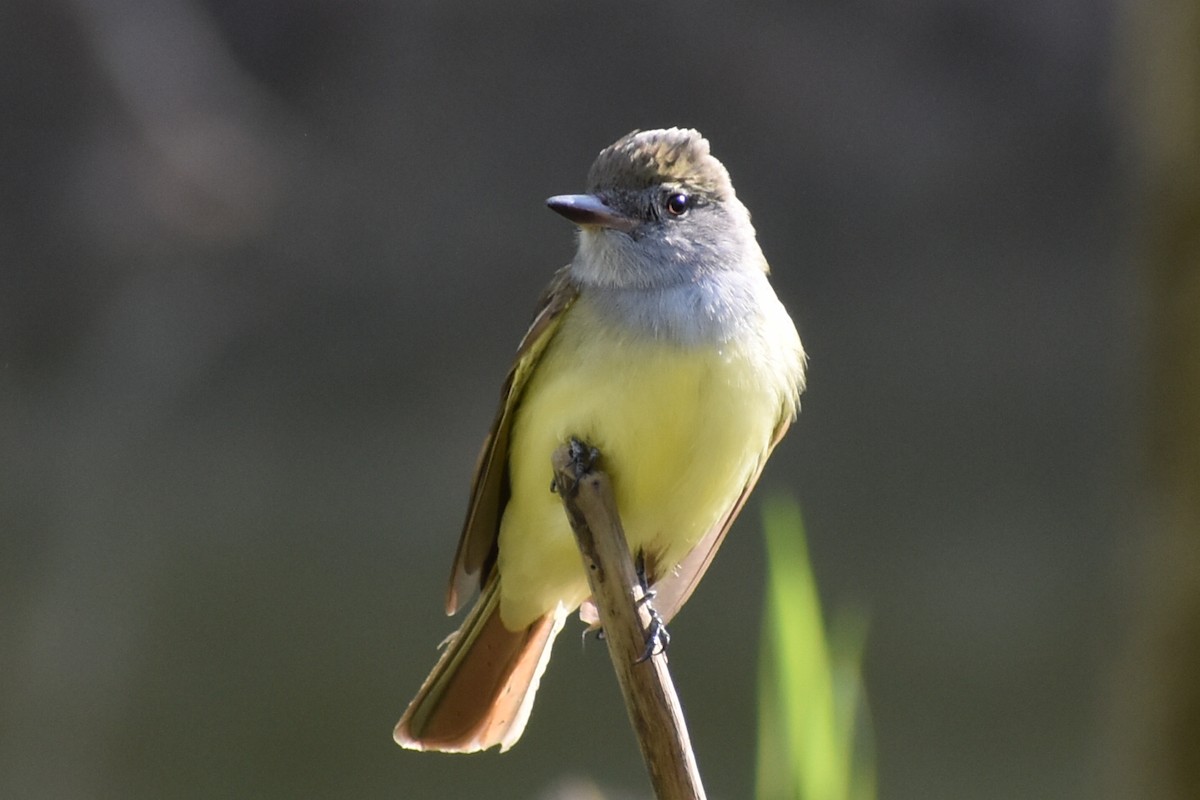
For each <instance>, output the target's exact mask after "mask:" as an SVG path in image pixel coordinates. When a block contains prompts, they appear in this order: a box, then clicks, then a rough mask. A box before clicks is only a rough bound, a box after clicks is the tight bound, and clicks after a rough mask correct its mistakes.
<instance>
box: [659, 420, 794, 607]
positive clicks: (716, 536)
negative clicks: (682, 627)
mask: <svg viewBox="0 0 1200 800" xmlns="http://www.w3.org/2000/svg"><path fill="white" fill-rule="evenodd" d="M791 424H792V416H791V415H790V414H788V415H785V416H784V417H783V419H781V420H780V422H779V425H778V426H776V428H775V435H774V436H773V437H772V438H771V445H770V446H769V447H768V448H767V452H765V453H763V457H762V460H761V461H759V462H758V469H756V470H755V471H754V474H753V475H751V476H750V480H748V481H746V486H745V488H744V489H742V493H741V494H740V495H738V497H737V499H736V500H734V501H733V505H731V506H730V507H729V510H728V511H726V512H725V514H724V515H723V516H722V517H721V518H720V519H719V520H717V524H716V525H714V526H713V527H712V529H711V530H709V532H708V533H706V534H705V535H704V538H703V539H701V540H700V541H699V542H697V543H696V546H695V547H693V548H692V549H691V550H690V551H689V552H688V554H687V555H686V556H684V558H683V560H682V561H680V562H679V566H677V567H676V568H675V569H674V570H672V571H671V572H670V573H669V574H668V575H665V576H663V577H661V578H659V579H658V580H657V581H656V582H655V584H654V591H655V593H656V594H655V596H654V608H655V610H656V611H658V613H659V614H660V615H661V616H662V618H663V622H670V621H671V618H672V617H674V616H675V615H676V614H677V613H679V609H681V608H683V604H684V603H686V602H687V600H688V598H689V597H691V596H692V592H694V591H695V590H696V584H698V583H699V582H700V579H701V578H702V577H704V573H705V571H706V570H707V569H708V565H709V564H711V563H712V560H713V557H714V556H715V555H716V554H717V550H718V549H719V548H720V547H721V542H723V541H724V540H725V534H727V533H728V532H729V528H730V527H731V526H732V525H733V521H734V520H735V519H737V516H738V514H739V513H741V510H742V506H744V505H746V499H747V498H748V497H750V492H751V491H753V489H754V485H755V484H756V483H758V478H759V476H760V475H762V471H763V467H765V466H766V464H767V459H768V458H770V457H771V451H772V450H774V449H775V445H777V444H779V440H780V439H782V438H783V434H784V433H786V432H787V429H788V426H790V425H791Z"/></svg>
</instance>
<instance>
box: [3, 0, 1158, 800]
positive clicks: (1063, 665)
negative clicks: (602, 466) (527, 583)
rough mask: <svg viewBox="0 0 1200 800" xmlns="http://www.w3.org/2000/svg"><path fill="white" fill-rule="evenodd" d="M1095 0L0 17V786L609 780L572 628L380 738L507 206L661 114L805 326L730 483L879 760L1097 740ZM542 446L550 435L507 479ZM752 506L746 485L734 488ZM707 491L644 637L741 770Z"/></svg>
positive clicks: (1132, 484) (510, 286) (495, 323)
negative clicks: (789, 566)
mask: <svg viewBox="0 0 1200 800" xmlns="http://www.w3.org/2000/svg"><path fill="white" fill-rule="evenodd" d="M1118 25H1119V18H1118V17H1117V15H1116V12H1115V10H1114V9H1112V8H1110V7H1109V6H1108V5H1107V4H1103V3H1101V4H1094V3H1088V2H1084V1H1083V0H1074V1H1071V0H1056V2H1051V3H1043V2H1033V0H1021V1H1020V2H1015V3H1000V2H982V1H979V0H918V2H914V3H906V4H893V3H888V2H883V1H882V0H864V1H863V2H850V3H826V2H805V3H793V4H787V3H773V4H719V3H703V2H701V3H688V4H667V3H660V4H653V5H640V4H633V3H619V2H609V3H565V2H555V3H529V2H515V3H507V4H490V3H481V2H475V3H463V2H455V3H450V2H448V3H440V4H439V3H399V2H397V3H383V2H361V3H349V2H343V3H335V2H318V1H317V0H308V1H306V2H295V3H285V2H270V1H269V0H254V1H253V2H250V1H246V2H228V1H226V2H189V1H188V0H163V1H162V2H149V1H148V0H146V1H144V2H138V1H137V0H77V1H76V2H72V3H60V2H25V1H23V0H18V1H17V2H12V3H8V4H6V5H5V6H4V7H3V9H0V43H2V44H3V47H0V99H2V101H3V111H2V116H0V528H2V530H0V795H3V796H6V797H14V798H16V797H21V798H43V797H44V798H90V797H96V798H164V797H169V798H212V797H253V798H276V797H278V798H284V797H288V798H292V797H321V798H351V797H356V798H357V797H361V798H367V797H371V798H374V797H390V798H473V797H514V798H537V797H550V796H551V795H550V793H551V792H552V791H553V790H554V788H555V787H556V786H558V785H559V784H561V782H562V781H564V780H567V779H570V778H574V777H583V778H587V779H590V780H594V781H595V782H596V783H597V784H599V785H600V786H601V787H603V788H604V789H605V790H606V791H607V792H609V793H610V796H612V797H635V796H638V797H644V796H646V793H647V788H646V782H645V778H644V774H643V770H642V766H641V764H640V760H639V756H638V754H637V750H636V747H635V745H634V743H633V740H632V737H631V735H630V732H629V730H628V725H627V722H626V720H625V716H624V710H623V708H622V706H621V703H620V699H619V697H618V694H617V691H616V687H615V681H614V679H613V677H612V675H611V669H610V666H609V664H608V660H607V656H606V654H605V652H604V650H603V646H602V645H598V644H597V643H595V642H588V643H587V644H586V645H583V644H580V641H579V637H578V635H577V632H576V631H578V630H579V629H580V628H579V626H577V625H573V626H571V627H569V628H568V630H567V632H566V633H564V635H563V636H562V637H561V639H560V641H559V643H558V646H557V650H556V654H555V658H554V660H553V662H552V664H551V668H550V670H549V672H548V674H547V676H546V678H545V680H544V681H543V688H542V691H541V693H540V695H539V697H538V702H537V705H536V707H535V710H534V713H533V716H532V719H531V722H530V724H529V727H528V729H527V731H526V734H525V736H524V738H523V739H522V740H521V741H520V743H519V744H518V746H517V747H516V748H515V749H514V750H513V751H512V752H510V753H508V754H505V755H504V756H498V755H496V754H494V753H490V754H485V755H479V756H473V757H449V756H441V755H425V754H414V753H408V752H404V751H401V750H400V749H399V748H397V747H396V746H395V745H394V744H393V743H392V741H391V728H392V725H393V724H394V723H395V721H396V719H397V718H398V717H399V714H400V713H401V712H402V711H403V709H404V706H405V704H406V703H407V702H408V700H409V699H410V697H411V695H412V694H413V692H414V691H415V690H416V688H417V686H418V685H419V684H420V682H421V680H422V679H423V678H424V676H425V674H426V672H427V670H428V668H429V667H430V666H431V665H432V663H433V661H434V659H435V656H436V651H435V646H436V645H437V643H438V642H439V641H440V640H441V639H442V637H443V636H444V635H445V634H446V633H448V632H449V631H450V630H451V629H452V628H453V626H454V622H453V621H451V620H447V619H446V618H445V617H444V616H443V615H442V611H441V605H442V597H443V592H444V586H445V581H446V578H447V577H448V572H449V565H450V560H451V556H452V554H453V548H454V544H455V541H456V538H457V535H458V527H459V524H460V522H461V518H462V515H463V512H464V509H465V499H466V493H467V487H468V481H469V476H470V472H471V468H472V466H473V463H474V458H475V454H476V448H477V447H478V445H479V442H480V441H481V439H482V436H483V434H484V432H485V431H486V429H487V426H488V424H489V423H490V421H491V417H492V413H493V410H494V404H495V401H496V399H497V392H498V388H499V384H500V381H501V380H502V378H503V375H504V373H505V371H506V369H507V366H508V364H509V360H510V358H511V355H512V353H513V350H514V348H515V347H516V344H517V342H518V340H519V338H520V336H521V334H522V333H523V332H524V329H525V325H526V323H527V321H528V319H529V315H530V313H531V311H532V308H533V303H534V300H535V298H536V295H537V293H538V291H539V290H540V289H541V287H542V285H543V284H544V283H545V281H546V280H547V279H548V278H549V276H550V274H551V272H552V271H553V270H554V269H555V268H557V267H558V266H560V265H562V264H563V263H565V262H566V261H567V260H568V259H569V258H570V256H571V254H572V251H573V243H572V231H571V227H570V225H569V224H568V223H566V222H564V221H563V220H562V219H560V218H558V217H557V216H556V215H554V214H552V213H550V212H549V211H547V210H546V209H545V208H544V207H543V204H542V201H543V199H544V198H545V197H547V196H549V195H552V194H556V193H564V192H572V191H579V190H581V189H582V187H583V180H584V176H585V174H586V170H587V167H588V165H589V164H590V162H591V159H592V158H593V157H594V155H595V154H596V152H597V151H598V150H599V149H600V148H601V147H603V146H604V145H606V144H608V143H609V142H611V141H612V140H614V139H616V138H617V137H618V136H620V135H622V134H624V133H626V132H627V131H629V130H630V129H633V128H638V127H641V128H647V127H662V126H669V125H684V126H694V127H697V128H699V129H700V130H701V131H702V132H704V133H705V134H706V135H707V136H708V137H709V138H710V140H711V141H712V145H713V150H714V152H715V154H716V155H717V156H718V157H719V158H721V159H722V160H723V161H724V163H725V164H726V165H727V166H728V168H729V169H730V172H731V174H732V176H733V178H734V183H735V185H736V186H737V188H738V192H739V195H740V197H741V198H742V199H743V200H744V202H745V203H746V204H747V206H748V207H749V208H750V210H751V212H752V213H753V215H754V222H755V225H756V227H757V229H758V232H759V238H760V241H761V243H762V245H763V249H764V251H765V252H766V254H767V257H768V259H769V260H770V261H771V264H772V266H773V270H774V283H775V286H776V288H777V290H778V293H779V294H780V296H781V298H782V299H783V301H784V302H785V304H786V305H787V306H788V307H789V308H790V309H791V311H792V313H793V315H794V317H795V318H796V320H797V322H798V325H799V328H800V331H801V334H802V336H803V338H804V341H805V343H806V346H807V348H808V350H809V352H810V354H811V370H810V382H809V385H810V389H809V391H808V393H807V394H806V395H805V397H804V402H803V411H802V414H801V418H800V421H799V423H798V424H797V425H796V426H794V427H793V428H792V431H791V433H790V434H789V436H788V438H787V440H786V441H785V443H784V444H783V445H782V447H781V448H780V449H779V451H777V455H776V457H775V459H774V460H773V461H772V463H771V465H770V467H769V469H768V470H767V472H766V474H765V476H764V478H763V481H762V485H761V489H760V491H768V492H783V493H788V494H791V495H793V496H795V497H796V498H798V499H799V501H800V502H801V503H802V505H803V508H804V510H805V515H806V521H807V524H808V529H809V535H810V540H811V541H810V547H811V553H812V557H813V561H814V568H815V570H816V574H817V577H818V580H819V582H820V584H821V589H822V596H823V598H824V600H825V602H826V604H827V607H834V608H836V607H849V608H856V609H860V610H863V611H865V613H866V614H867V616H868V619H869V625H870V630H869V640H868V646H867V652H866V663H865V675H866V682H867V692H868V696H869V700H870V704H871V709H872V717H873V724H874V730H875V737H876V750H877V763H878V774H879V787H880V795H881V796H882V797H884V798H1016V797H1020V798H1031V797H1053V798H1091V797H1094V796H1096V794H1097V792H1098V791H1100V789H1101V788H1102V787H1103V786H1104V785H1105V784H1106V782H1107V781H1108V780H1109V779H1110V778H1111V777H1112V774H1111V773H1112V772H1113V770H1114V769H1115V767H1114V766H1113V764H1114V759H1113V758H1112V753H1113V741H1114V737H1116V738H1117V739H1119V734H1120V731H1119V730H1117V729H1116V726H1115V724H1114V722H1113V720H1112V717H1111V713H1110V711H1111V704H1112V698H1113V697H1114V695H1117V694H1119V693H1120V686H1119V685H1118V684H1117V682H1116V681H1114V677H1113V673H1114V664H1115V661H1116V658H1117V655H1118V653H1119V652H1120V651H1121V644H1122V642H1123V639H1124V636H1125V633H1126V628H1127V626H1128V621H1127V617H1128V611H1129V609H1130V608H1131V606H1132V604H1133V603H1134V600H1135V598H1134V597H1133V596H1132V595H1133V592H1132V583H1131V580H1130V577H1129V575H1130V565H1131V564H1132V563H1136V555H1137V552H1136V551H1137V540H1138V536H1137V534H1136V531H1137V530H1138V526H1139V525H1140V524H1141V521H1142V520H1143V519H1144V518H1145V517H1146V516H1147V515H1150V514H1152V510H1148V508H1147V504H1146V502H1145V499H1144V497H1143V494H1142V493H1141V492H1140V491H1139V477H1140V467H1139V463H1140V462H1139V454H1140V448H1141V445H1140V441H1141V439H1140V435H1141V430H1142V426H1143V418H1142V412H1141V408H1142V402H1141V398H1142V394H1141V389H1140V388H1139V386H1140V381H1141V380H1142V375H1141V372H1140V363H1141V356H1140V352H1141V347H1142V345H1143V341H1142V338H1143V333H1142V328H1141V325H1140V319H1141V316H1140V315H1141V314H1142V307H1141V300H1140V297H1141V289H1140V286H1139V283H1138V281H1137V277H1136V274H1135V265H1134V258H1133V251H1134V240H1133V236H1132V233H1131V231H1132V227H1131V225H1132V222H1133V218H1134V212H1135V209H1134V208H1133V204H1132V202H1131V201H1130V199H1129V198H1130V195H1131V191H1130V188H1129V184H1130V180H1129V175H1130V172H1131V166H1130V161H1131V156H1130V152H1131V149H1132V144H1131V134H1130V132H1129V129H1128V125H1127V124H1126V121H1125V117H1124V113H1125V111H1124V109H1125V108H1126V98H1125V96H1124V95H1123V93H1122V92H1123V91H1127V90H1123V89H1122V88H1121V84H1120V81H1117V80H1115V79H1114V73H1115V68H1114V66H1113V65H1114V60H1115V52H1116V44H1115V41H1114V38H1115V37H1114V30H1115V29H1116V28H1117V26H1118ZM547 474H549V473H547ZM760 497H761V495H760ZM758 509H759V504H758V503H757V502H756V501H754V500H752V501H751V503H750V505H749V507H748V509H747V512H746V513H745V514H744V515H743V519H742V520H741V521H740V522H739V523H738V525H737V527H736V528H735V529H734V531H733V534H732V535H731V536H730V538H729V539H728V541H727V544H726V546H725V548H724V549H723V550H722V553H721V555H720V557H719V558H718V559H717V561H716V563H715V565H714V567H713V569H712V570H711V572H710V573H709V577H708V578H707V579H706V581H705V583H704V584H703V585H702V586H701V588H700V590H699V592H698V593H697V594H696V596H695V598H694V599H693V600H692V602H691V603H690V604H689V606H688V608H687V609H686V610H685V612H684V613H683V614H682V615H681V616H680V617H679V619H678V620H677V621H676V622H675V623H674V625H673V626H672V634H673V644H672V649H671V665H672V669H673V672H674V674H675V677H676V680H677V683H678V688H679V691H680V693H681V696H682V698H683V701H684V704H685V706H686V709H687V712H688V717H689V722H690V725H691V729H692V736H693V740H694V742H695V745H696V748H697V752H698V758H699V763H700V765H701V768H702V771H703V772H704V774H705V778H706V782H707V785H708V788H709V795H710V797H713V798H745V797H748V796H749V795H750V793H751V789H752V777H753V763H754V762H753V753H754V747H755V744H754V736H755V722H754V720H755V709H754V680H755V675H756V665H755V659H756V653H757V649H758V638H757V632H758V626H759V624H760V613H761V601H762V592H763V585H762V584H763V575H764V571H763V548H762V541H761V533H760V518H759V510H758Z"/></svg>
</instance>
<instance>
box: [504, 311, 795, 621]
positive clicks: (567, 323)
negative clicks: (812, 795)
mask: <svg viewBox="0 0 1200 800" xmlns="http://www.w3.org/2000/svg"><path fill="white" fill-rule="evenodd" d="M789 328H790V323H789ZM792 330H794V329H792ZM792 335H793V336H794V333H792ZM751 341H752V342H754V345H753V346H751V343H750V342H751ZM768 342H769V340H768ZM797 345H798V342H797ZM770 348H771V346H770V344H769V343H767V342H764V340H763V339H761V338H758V337H754V338H752V339H751V340H750V341H747V342H744V343H742V344H736V343H735V344H731V345H727V346H724V347H722V348H720V349H718V348H717V347H716V346H709V347H692V348H684V347H681V346H678V345H671V344H663V343H656V342H652V341H648V340H639V339H633V340H629V339H625V338H623V337H618V336H616V335H614V334H613V333H612V332H611V331H609V330H607V329H606V328H605V327H604V326H602V325H599V324H598V323H597V320H596V318H595V317H594V316H593V315H592V313H591V311H590V310H589V309H588V308H587V306H586V304H584V303H582V302H581V303H578V304H576V306H575V307H573V308H572V309H571V311H570V312H568V316H567V319H565V320H564V321H563V323H562V327H561V328H560V329H559V331H558V333H557V334H556V336H555V339H554V341H553V342H552V343H551V344H550V346H549V348H548V349H547V351H546V353H545V354H544V355H543V356H542V361H541V363H539V364H538V366H537V368H536V370H535V372H534V374H533V376H532V377H531V378H530V381H529V384H528V385H527V386H526V389H525V393H524V397H523V398H522V400H521V403H520V405H519V407H518V409H517V412H516V416H515V418H514V422H513V428H512V438H511V442H510V448H509V470H510V472H509V475H510V481H511V487H512V496H511V499H510V500H509V503H508V506H507V508H506V509H505V511H504V517H503V520H502V522H501V526H500V542H499V544H500V553H499V558H498V567H499V570H500V577H501V618H502V619H503V620H504V623H505V625H506V626H508V627H509V628H512V629H517V628H521V627H525V626H526V625H528V624H530V623H531V622H533V620H535V619H536V618H537V617H539V616H541V615H543V614H544V613H546V611H548V610H549V609H551V608H553V607H554V606H555V605H556V604H557V603H560V602H561V603H562V604H563V605H564V606H566V607H567V608H571V609H573V608H575V607H576V606H578V605H579V604H580V603H581V602H582V601H583V600H584V599H586V598H587V596H588V594H589V592H588V587H587V579H586V576H585V575H584V573H583V568H582V566H581V561H580V557H579V552H578V550H577V549H576V546H575V541H574V538H573V536H572V533H571V529H570V526H569V525H568V524H567V521H566V518H565V516H564V514H563V509H562V503H561V501H560V500H559V498H558V497H557V496H556V495H554V494H552V493H551V492H550V490H549V487H550V477H551V469H550V455H551V453H553V451H554V450H555V449H556V448H557V447H559V446H560V445H561V444H563V443H564V442H566V441H567V440H568V439H570V437H572V436H574V437H578V438H580V439H582V440H584V441H586V442H588V443H589V444H591V445H592V446H594V447H596V448H597V449H599V451H600V453H601V462H600V466H601V468H602V469H604V470H605V471H606V472H607V473H608V474H609V475H610V476H611V478H612V481H613V488H614V492H615V494H616V500H617V506H618V508H619V510H620V513H621V520H622V522H623V524H624V526H625V532H626V537H627V538H628V541H629V546H630V549H631V550H632V551H633V552H635V553H636V552H638V551H639V550H641V551H643V552H645V553H646V554H647V556H648V557H649V558H650V559H651V563H654V564H656V565H657V567H658V570H659V574H664V571H665V570H668V569H670V568H672V567H674V565H675V564H677V563H678V562H679V561H680V559H682V558H683V556H684V555H686V554H687V552H688V551H689V550H690V549H691V548H692V547H693V546H694V545H695V544H696V542H697V541H699V540H700V538H702V537H703V536H704V534H705V533H707V532H708V530H709V529H710V528H711V527H712V525H713V524H715V523H716V521H717V520H718V519H719V518H720V516H721V515H722V514H723V513H724V512H725V511H726V510H727V509H728V508H729V506H730V505H731V504H732V503H733V502H734V500H735V499H736V498H737V496H738V495H739V494H740V493H741V491H742V489H743V487H744V486H745V485H746V482H747V480H748V479H749V478H750V476H751V475H752V474H753V472H754V471H755V470H756V469H757V467H758V464H759V462H760V460H761V459H762V458H763V457H764V454H765V453H766V452H767V449H768V447H769V445H770V440H771V437H772V435H773V432H774V430H775V427H776V424H777V423H778V421H779V419H780V417H781V415H782V414H784V413H790V409H789V406H790V403H791V402H792V401H791V398H790V397H788V393H789V386H787V385H786V383H787V382H786V379H785V378H783V377H780V376H779V375H778V373H779V369H778V367H779V354H778V353H774V352H770ZM764 350H765V351H766V352H764ZM785 409H788V410H787V411H785Z"/></svg>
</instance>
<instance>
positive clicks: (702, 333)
mask: <svg viewBox="0 0 1200 800" xmlns="http://www.w3.org/2000/svg"><path fill="white" fill-rule="evenodd" d="M580 301H581V302H582V303H584V304H585V305H586V306H587V307H588V308H589V309H590V310H591V311H592V312H593V313H594V314H596V316H597V317H598V321H599V322H601V324H605V325H607V326H611V327H613V328H615V329H618V330H624V331H628V333H629V336H630V337H637V338H649V339H653V340H655V341H659V342H669V343H675V344H678V345H681V346H684V347H694V346H712V345H722V344H725V343H727V342H729V341H731V340H733V339H736V338H739V337H740V336H743V335H745V334H746V333H747V332H749V331H752V330H754V329H756V328H758V327H759V326H760V325H761V321H762V315H763V310H764V304H765V303H774V302H778V301H776V300H775V297H774V292H773V291H772V289H771V287H770V284H769V283H768V282H767V277H766V275H765V274H763V273H761V272H731V271H720V272H715V273H710V274H708V275H702V276H697V277H696V278H695V279H693V280H691V281H688V282H685V283H677V284H671V285H667V286H656V287H643V288H615V287H609V286H597V285H594V284H593V285H589V284H587V283H583V284H582V285H581V287H580Z"/></svg>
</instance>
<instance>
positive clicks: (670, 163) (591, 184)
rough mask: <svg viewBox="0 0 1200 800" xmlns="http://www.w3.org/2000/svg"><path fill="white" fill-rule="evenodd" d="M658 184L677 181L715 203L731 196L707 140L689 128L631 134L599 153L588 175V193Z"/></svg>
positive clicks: (722, 170) (730, 187)
mask: <svg viewBox="0 0 1200 800" xmlns="http://www.w3.org/2000/svg"><path fill="white" fill-rule="evenodd" d="M662 183H678V184H681V185H683V186H686V187H688V188H691V189H693V190H696V191H700V192H703V193H704V194H708V195H711V196H714V197H716V198H717V199H724V198H726V197H729V196H731V195H732V194H733V186H732V185H731V184H730V182H729V173H728V172H727V171H726V170H725V167H724V165H722V164H721V162H720V161H718V160H717V159H716V158H714V157H713V156H712V154H711V153H710V152H709V149H708V140H707V139H705V138H704V137H703V136H701V135H700V133H699V132H698V131H695V130H692V129H685V128H667V129H665V130H653V131H637V130H635V131H632V132H631V133H628V134H626V135H625V136H622V137H621V138H620V139H618V140H617V141H616V142H614V143H612V144H610V145H609V146H608V147H606V148H604V149H603V150H601V151H600V155H598V156H596V160H595V162H593V163H592V168H591V169H590V170H589V171H588V191H590V192H597V191H602V190H604V189H633V190H638V189H645V188H647V187H649V186H656V185H659V184H662Z"/></svg>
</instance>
